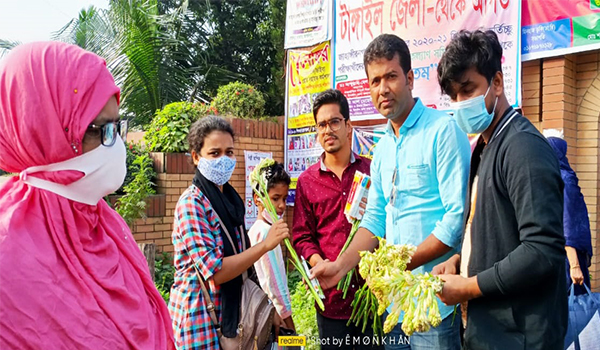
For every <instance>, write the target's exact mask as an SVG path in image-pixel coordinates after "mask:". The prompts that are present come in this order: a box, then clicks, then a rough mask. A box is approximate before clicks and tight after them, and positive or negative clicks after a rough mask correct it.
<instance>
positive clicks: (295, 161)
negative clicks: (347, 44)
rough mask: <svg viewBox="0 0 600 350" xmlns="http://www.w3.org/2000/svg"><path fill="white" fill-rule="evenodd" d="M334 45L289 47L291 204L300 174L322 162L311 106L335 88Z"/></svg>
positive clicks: (287, 149)
mask: <svg viewBox="0 0 600 350" xmlns="http://www.w3.org/2000/svg"><path fill="white" fill-rule="evenodd" d="M331 58H332V57H331V44H330V42H328V41H327V42H324V43H322V44H320V45H318V46H316V47H314V48H313V49H311V50H288V60H287V62H288V65H287V78H286V81H287V86H286V98H287V99H286V141H285V162H286V170H287V171H288V173H289V174H290V176H291V178H292V184H291V185H290V193H289V197H288V204H289V205H293V203H294V201H295V189H296V182H297V181H298V176H300V174H301V173H302V172H303V171H305V170H306V169H308V167H310V166H311V165H313V164H315V163H317V162H318V161H319V156H320V155H321V153H323V148H322V147H321V145H320V144H319V142H318V141H317V133H316V128H315V120H314V117H313V114H312V105H313V101H314V99H315V97H316V96H317V95H318V94H319V93H320V92H323V91H325V90H327V89H330V88H331V87H332V82H331V81H332V80H331V76H332V71H331V70H332V65H331Z"/></svg>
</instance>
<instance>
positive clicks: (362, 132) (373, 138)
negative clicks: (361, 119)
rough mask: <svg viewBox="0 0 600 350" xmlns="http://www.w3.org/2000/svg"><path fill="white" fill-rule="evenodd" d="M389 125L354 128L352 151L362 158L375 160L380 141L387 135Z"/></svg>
mask: <svg viewBox="0 0 600 350" xmlns="http://www.w3.org/2000/svg"><path fill="white" fill-rule="evenodd" d="M386 126H387V124H381V125H372V126H353V127H352V151H353V152H354V153H356V154H358V155H359V156H361V157H365V158H369V159H373V152H374V151H375V146H376V145H377V142H379V139H381V137H382V136H383V135H384V134H385V128H386Z"/></svg>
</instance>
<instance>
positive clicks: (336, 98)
mask: <svg viewBox="0 0 600 350" xmlns="http://www.w3.org/2000/svg"><path fill="white" fill-rule="evenodd" d="M331 103H335V104H337V105H338V106H340V113H342V116H343V117H344V120H348V119H350V106H349V105H348V99H347V98H346V96H344V94H343V93H342V92H341V91H340V90H337V89H329V90H325V91H323V92H321V93H320V94H318V95H317V97H316V98H315V101H314V102H313V117H314V118H315V122H316V121H317V113H318V112H319V109H321V107H323V105H328V104H331Z"/></svg>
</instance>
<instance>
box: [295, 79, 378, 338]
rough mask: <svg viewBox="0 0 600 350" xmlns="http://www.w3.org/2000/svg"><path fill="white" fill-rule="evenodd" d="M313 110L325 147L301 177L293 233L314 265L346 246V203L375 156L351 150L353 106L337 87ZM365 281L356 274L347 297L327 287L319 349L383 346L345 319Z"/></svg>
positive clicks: (320, 314) (320, 98) (348, 226)
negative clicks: (356, 178) (357, 178)
mask: <svg viewBox="0 0 600 350" xmlns="http://www.w3.org/2000/svg"><path fill="white" fill-rule="evenodd" d="M313 115H314V118H315V123H316V125H317V138H318V141H319V143H320V144H321V146H323V149H324V150H325V152H323V154H322V155H321V161H320V162H318V163H316V164H314V165H312V166H311V167H309V168H308V169H307V170H306V171H305V172H304V173H302V175H300V177H299V178H298V184H297V187H296V203H295V208H294V224H293V237H294V246H295V248H296V251H297V252H298V254H300V255H302V256H304V257H305V258H306V259H307V260H308V262H309V263H310V264H311V265H312V266H315V265H316V264H317V263H319V262H320V261H322V260H325V259H329V260H331V261H335V260H336V258H337V256H338V254H339V253H340V251H341V250H342V247H343V245H344V243H345V242H346V239H347V238H348V235H349V234H350V229H351V228H352V225H351V224H350V223H349V222H348V220H347V219H346V216H345V215H344V207H345V205H346V200H347V199H348V195H349V193H350V188H351V187H352V181H353V180H354V173H355V172H356V171H360V172H362V173H365V174H369V173H370V171H369V167H370V164H371V162H370V161H369V160H368V159H365V158H362V157H359V156H358V155H356V154H354V153H353V152H352V146H351V145H352V142H351V141H352V125H351V124H350V109H349V106H348V100H347V99H346V97H345V96H344V95H343V94H342V93H341V92H340V91H339V90H332V89H330V90H327V91H324V92H322V93H321V94H319V95H318V96H317V98H316V99H315V102H314V104H313ZM354 276H358V274H354ZM363 283H364V281H363V280H362V279H358V278H357V277H353V281H352V284H351V285H350V288H349V290H348V294H347V295H346V298H345V299H344V298H343V295H342V294H343V293H342V291H341V290H337V288H331V289H328V290H325V291H324V293H325V300H324V304H325V311H321V310H319V309H317V311H318V312H317V323H318V325H319V336H320V338H321V340H320V342H321V349H323V350H327V349H357V350H358V349H383V347H379V346H374V345H373V333H372V330H371V327H370V326H367V329H366V333H362V332H361V331H362V329H360V328H357V327H355V326H354V325H350V326H347V325H346V324H347V323H348V319H349V318H350V315H351V314H352V306H351V304H352V300H353V299H354V293H355V292H356V291H357V290H358V289H359V288H360V287H361V286H362V284H363ZM348 336H349V337H348ZM367 339H368V340H367Z"/></svg>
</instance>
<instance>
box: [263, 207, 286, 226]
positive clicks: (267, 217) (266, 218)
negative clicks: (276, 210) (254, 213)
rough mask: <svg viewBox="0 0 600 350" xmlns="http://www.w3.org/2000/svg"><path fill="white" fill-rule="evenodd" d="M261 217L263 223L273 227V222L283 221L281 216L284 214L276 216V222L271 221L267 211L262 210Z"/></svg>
mask: <svg viewBox="0 0 600 350" xmlns="http://www.w3.org/2000/svg"><path fill="white" fill-rule="evenodd" d="M262 215H263V219H265V221H266V222H267V223H269V224H271V225H273V224H274V223H275V222H277V221H279V220H281V219H283V215H285V213H283V214H281V215H277V220H275V221H273V218H271V214H269V211H268V210H266V209H265V210H263V212H262Z"/></svg>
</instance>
